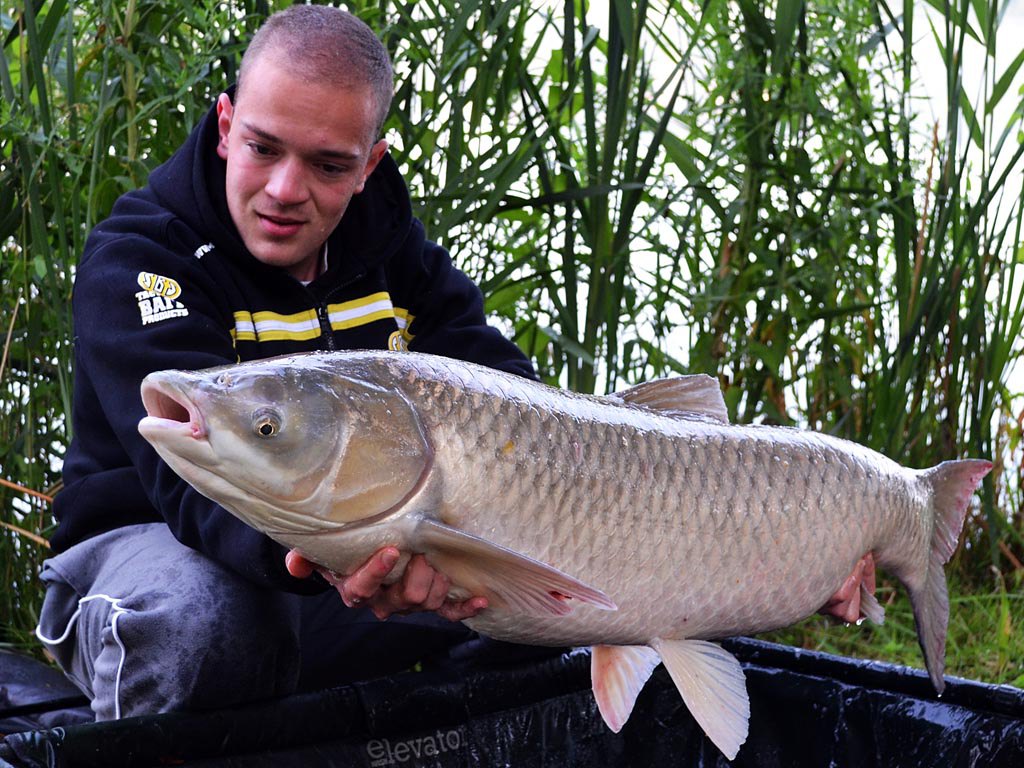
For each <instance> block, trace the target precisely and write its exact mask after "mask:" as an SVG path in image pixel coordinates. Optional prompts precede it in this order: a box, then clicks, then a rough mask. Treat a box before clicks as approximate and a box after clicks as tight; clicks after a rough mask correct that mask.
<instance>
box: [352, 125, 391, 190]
mask: <svg viewBox="0 0 1024 768" xmlns="http://www.w3.org/2000/svg"><path fill="white" fill-rule="evenodd" d="M387 151H388V142H387V140H386V139H381V140H380V141H378V142H377V143H376V144H374V145H373V146H372V147H370V157H369V158H368V159H367V161H366V168H364V169H363V180H362V181H360V182H359V186H358V187H356V191H355V194H357V195H358V194H359V193H360V192H362V191H363V187H365V186H366V180H367V179H368V178H370V174H371V173H373V171H374V169H375V168H376V167H377V163H379V162H380V161H381V158H383V157H384V155H385V154H387Z"/></svg>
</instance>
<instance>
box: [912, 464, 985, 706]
mask: <svg viewBox="0 0 1024 768" xmlns="http://www.w3.org/2000/svg"><path fill="white" fill-rule="evenodd" d="M991 469H992V462H990V461H984V460H981V459H965V460H962V461H944V462H943V463H941V464H939V465H938V466H935V467H932V468H931V469H928V470H925V471H924V472H923V473H922V474H923V478H924V480H925V481H926V482H927V483H928V484H929V485H930V486H931V489H932V505H933V510H934V524H933V528H932V536H931V543H930V550H929V553H928V568H927V573H926V574H925V579H924V583H923V584H921V585H919V586H917V587H916V588H911V589H910V590H909V592H910V602H911V605H912V606H913V608H914V619H915V620H916V622H917V636H918V641H919V642H920V643H921V651H922V653H924V660H925V666H926V667H927V668H928V676H929V677H930V678H931V681H932V685H934V686H935V690H936V691H937V692H938V693H942V691H943V689H944V688H945V681H944V680H943V678H942V674H943V670H944V668H945V656H946V628H947V625H948V624H949V595H948V593H947V591H946V573H945V571H944V570H943V566H944V565H945V564H946V562H947V561H948V560H949V558H950V557H952V556H953V552H954V550H956V545H957V541H958V540H959V538H960V531H961V529H962V528H963V525H964V518H965V517H966V515H967V507H968V504H969V503H970V500H971V494H973V493H974V490H975V489H976V488H977V487H978V484H979V483H980V482H981V479H982V478H983V477H985V475H987V474H988V473H989V470H991Z"/></svg>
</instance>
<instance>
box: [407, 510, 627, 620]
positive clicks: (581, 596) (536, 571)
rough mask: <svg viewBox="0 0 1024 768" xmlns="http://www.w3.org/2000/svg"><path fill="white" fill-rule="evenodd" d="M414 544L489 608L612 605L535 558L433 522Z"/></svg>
mask: <svg viewBox="0 0 1024 768" xmlns="http://www.w3.org/2000/svg"><path fill="white" fill-rule="evenodd" d="M413 545H414V547H415V549H417V550H418V551H422V552H425V553H426V554H427V559H428V560H429V561H430V563H431V564H432V565H433V566H434V567H435V568H437V569H438V570H439V571H441V573H443V574H445V575H446V576H447V577H448V578H449V579H451V582H452V584H454V585H457V586H459V587H462V588H464V589H466V590H468V591H469V592H470V593H471V594H473V595H482V596H483V597H486V598H487V599H488V600H489V601H490V603H491V605H492V606H494V607H497V606H502V607H507V608H509V609H511V610H513V611H517V612H521V613H524V614H526V615H529V616H565V615H567V614H569V613H572V609H573V605H572V603H573V601H574V600H578V601H579V602H581V603H586V604H588V605H593V606H595V607H597V608H601V609H602V610H606V611H614V610H617V606H616V605H615V603H613V602H612V601H611V599H610V598H609V597H608V595H606V594H605V593H604V592H602V591H601V590H599V589H595V588H593V587H590V586H587V585H586V584H584V583H583V582H581V581H579V580H577V579H574V578H573V577H572V576H569V575H567V574H565V573H562V572H561V571H559V570H556V569H555V568H552V567H551V566H549V565H545V564H544V563H542V562H539V561H538V560H534V559H533V558H530V557H526V556H525V555H521V554H519V553H518V552H513V551H512V550H511V549H505V548H504V547H501V546H498V545H497V544H494V543H492V542H489V541H486V540H485V539H481V538H479V537H477V536H471V535H470V534H468V533H464V532H462V531H459V530H456V529H454V528H450V527H448V526H446V525H443V524H442V523H438V522H436V521H434V520H426V519H425V520H422V521H420V522H419V523H418V524H417V526H416V530H415V532H414V534H413Z"/></svg>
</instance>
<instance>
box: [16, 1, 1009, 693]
mask: <svg viewBox="0 0 1024 768" xmlns="http://www.w3.org/2000/svg"><path fill="white" fill-rule="evenodd" d="M279 5H281V3H267V2H259V1H257V0H235V1H234V2H228V3H217V4H215V3H207V2H199V1H198V0H193V2H186V3H181V4H171V5H168V4H166V3H158V2H156V1H155V0H119V2H114V0H93V1H92V2H88V3H81V4H76V3H75V2H73V0H30V2H26V0H8V2H7V3H5V4H0V35H2V41H3V49H4V50H3V52H4V56H3V58H2V62H3V63H2V64H0V89H2V94H3V95H2V99H0V339H2V340H3V341H2V345H3V346H2V355H0V479H5V480H7V481H10V482H13V483H15V484H17V485H19V486H22V487H23V488H27V489H31V490H34V491H39V492H44V493H52V492H53V490H54V489H55V488H56V487H57V484H58V482H59V470H60V464H61V459H62V456H63V452H64V449H65V447H66V445H67V442H68V440H69V439H70V422H69V420H68V419H67V413H68V403H69V392H70V382H71V379H72V376H73V366H72V347H71V343H70V340H71V333H72V329H71V328H70V313H69V300H70V295H71V285H72V281H73V275H74V264H75V259H76V257H77V255H78V254H79V253H80V251H81V247H82V243H83V242H84V239H85V237H86V235H87V233H88V231H89V228H90V227H91V226H92V225H93V224H94V223H95V222H96V221H97V220H98V219H100V218H102V217H103V216H104V215H105V214H106V212H107V211H108V210H109V208H110V206H111V205H112V203H113V201H114V200H115V199H116V197H117V195H119V194H120V193H121V192H123V191H125V190H127V189H130V188H133V187H134V186H136V185H138V184H140V183H142V182H143V181H144V180H145V176H146V173H147V172H148V170H149V169H151V168H152V167H154V166H155V165H156V164H158V163H159V162H160V161H161V160H163V159H164V158H166V157H167V156H168V155H169V154H170V153H171V152H172V151H173V150H174V148H176V147H177V145H178V144H179V143H180V142H181V140H182V139H183V138H184V136H185V135H186V134H187V132H188V130H189V129H190V128H191V127H192V126H193V125H194V124H195V122H196V121H197V120H198V118H199V117H200V116H201V114H202V113H203V111H204V110H205V109H206V107H207V105H208V104H209V103H210V102H211V101H212V99H213V98H214V97H215V96H216V94H217V93H218V92H219V91H220V90H221V89H222V88H223V87H225V86H226V85H227V84H228V83H230V82H231V80H232V77H233V73H234V71H235V67H236V65H237V57H238V54H239V51H240V49H241V47H242V43H241V42H239V41H244V40H245V39H246V38H247V36H248V34H249V32H250V31H251V30H252V29H253V28H255V26H257V25H258V23H259V21H260V19H261V18H262V17H263V15H264V14H265V13H267V12H268V11H270V10H273V9H275V8H276V7H278V6H279ZM349 5H350V7H352V9H353V10H355V11H356V12H358V13H359V14H360V15H362V16H363V17H364V18H366V19H367V21H368V22H369V23H370V24H371V25H372V26H374V27H375V28H377V29H378V30H380V31H381V32H382V35H383V37H384V39H385V41H386V43H387V44H388V46H389V48H390V49H391V50H392V52H393V55H394V58H395V61H396V65H397V71H398V74H399V83H398V94H397V98H396V102H395V108H394V110H393V114H392V117H391V119H390V122H389V124H388V129H389V132H390V133H389V138H391V139H392V140H393V143H394V145H395V148H394V154H395V156H396V158H397V159H398V161H399V163H400V164H401V166H402V167H403V170H404V171H405V173H406V175H407V178H408V179H409V183H410V188H411V190H412V192H413V195H414V197H415V198H417V205H418V210H419V212H420V214H421V217H422V218H423V219H424V221H425V223H426V224H427V228H428V231H429V232H430V233H431V234H432V236H433V237H434V238H435V239H438V240H440V241H441V242H442V243H443V244H444V245H446V246H447V247H448V248H450V249H451V251H452V252H453V254H454V255H455V258H456V260H457V261H458V263H459V264H460V265H462V266H463V268H464V269H466V270H467V271H468V272H469V273H470V274H471V275H473V276H474V277H475V278H476V279H477V280H479V281H480V283H481V285H482V286H483V288H484V291H485V295H486V296H487V302H488V303H487V306H488V309H489V311H490V312H491V313H492V314H493V315H494V316H495V318H496V319H497V321H498V322H499V323H500V324H502V326H503V327H504V328H505V329H506V330H507V331H508V332H509V333H510V334H512V335H514V337H515V338H516V340H517V341H518V343H519V344H520V345H521V346H522V347H523V349H524V350H526V351H527V352H528V353H529V354H530V355H531V356H532V357H533V358H534V360H535V361H536V363H537V365H538V368H539V370H540V371H541V372H542V373H543V375H544V376H545V378H546V379H547V380H549V381H551V382H554V383H559V384H561V385H563V386H567V387H570V388H573V389H577V390H581V391H598V392H600V391H609V390H613V389H617V388H619V387H621V386H624V385H626V384H629V383H636V382H638V381H641V380H644V379H649V378H652V377H655V376H660V375H667V374H670V373H673V372H696V371H703V372H708V373H711V374H713V375H717V376H718V377H719V379H720V381H721V382H722V385H723V388H724V391H725V395H726V400H727V403H728V405H729V408H730V412H731V415H732V417H733V418H734V419H735V420H736V421H741V422H753V423H781V424H793V425H797V426H802V427H809V428H812V429H817V430H822V431H826V432H830V433H834V434H837V435H841V436H843V437H847V438H850V439H853V440H856V441H858V442H861V443H864V444H866V445H869V446H871V447H873V448H876V449H878V450H880V451H882V452H884V453H886V454H887V455H889V456H891V457H892V458H894V459H896V460H898V461H900V462H902V463H904V464H907V465H910V466H919V467H921V466H928V465H931V464H934V463H936V462H938V461H941V460H943V459H947V458H951V457H953V456H957V455H965V454H969V455H973V456H983V457H989V458H992V459H993V460H994V461H995V462H996V464H997V470H996V471H995V472H993V473H992V475H990V477H989V478H987V479H986V481H985V484H984V486H983V489H982V492H981V493H980V494H979V495H978V497H977V500H976V506H975V507H974V508H973V509H972V513H971V516H970V518H969V520H968V525H967V529H966V532H965V536H964V544H963V545H962V547H961V549H960V551H959V552H958V554H957V555H956V557H955V559H954V562H953V564H952V566H951V571H952V572H953V574H954V587H953V594H954V595H955V597H954V611H953V620H952V623H951V637H950V640H949V644H948V647H949V656H950V669H951V671H952V672H953V673H954V674H959V675H962V676H967V677H977V678H980V679H983V680H987V681H995V682H1015V681H1017V682H1019V681H1020V678H1021V675H1022V673H1024V669H1022V668H1021V666H1020V664H1021V662H1020V659H1022V658H1024V654H1022V653H1021V650H1022V649H1021V647H1020V643H1021V640H1020V639H1019V636H1020V635H1021V634H1022V633H1020V632H1016V633H1015V632H1014V631H1013V629H1014V627H1015V626H1016V624H1018V623H1019V622H1020V620H1021V619H1020V616H1021V609H1022V606H1021V604H1020V597H1019V593H1020V589H1019V588H1020V580H1021V578H1022V576H1021V573H1022V571H1024V567H1022V565H1021V560H1022V559H1024V539H1022V534H1024V509H1022V501H1024V499H1022V493H1024V490H1022V488H1024V486H1022V483H1021V479H1022V478H1021V472H1022V470H1021V454H1022V446H1021V443H1020V441H1021V435H1022V426H1021V423H1022V418H1024V416H1022V414H1024V411H1022V408H1021V392H1020V389H1019V385H1017V386H1016V387H1015V386H1014V385H1013V384H1012V383H1011V380H1010V376H1011V373H1012V372H1013V369H1014V366H1018V367H1019V363H1020V357H1021V353H1022V346H1024V342H1022V339H1021V325H1022V322H1024V293H1022V290H1021V289H1022V286H1024V259H1022V254H1021V226H1022V222H1024V214H1022V210H1021V200H1022V198H1024V195H1022V191H1024V190H1022V189H1021V186H1022V182H1021V170H1022V166H1024V159H1022V156H1024V143H1022V139H1021V125H1020V120H1021V115H1022V113H1021V98H1020V91H1019V89H1018V85H1019V79H1018V77H1017V75H1018V74H1019V71H1020V69H1021V66H1022V64H1024V53H1020V51H1019V45H1017V44H1016V40H1015V39H1012V38H1011V39H1009V40H1004V39H1003V38H1005V37H1006V35H1005V33H1002V34H1001V32H1000V30H1001V27H1000V24H1001V23H1005V19H1004V9H1002V7H1001V6H1000V5H999V4H998V3H996V2H993V1H992V0H977V1H976V2H970V3H968V2H961V3H958V4H955V5H950V6H948V7H947V6H946V5H945V4H941V3H929V4H927V6H926V7H923V8H918V9H917V11H915V10H914V4H913V3H911V2H909V0H906V1H905V2H904V3H902V4H892V3H889V2H883V1H881V0H843V1H842V2H838V3H830V4H827V7H824V6H822V4H810V3H803V2H797V1H795V0H777V1H776V2H773V3H765V2H755V0H739V2H732V3H727V2H724V0H704V2H700V3H698V2H682V1H681V0H651V1H650V2H645V1H643V0H637V1H635V2H626V1H625V0H609V1H608V2H607V3H605V4H602V8H603V9H604V10H601V11H600V12H598V10H597V4H596V3H595V4H594V5H593V7H588V6H587V4H585V3H583V2H580V0H565V1H564V2H562V3H555V2H550V1H548V2H541V1H540V0H532V1H531V0H509V2H502V3H492V2H479V1H471V2H466V0H460V1H459V2H456V1H455V0H420V2H417V3H392V2H387V0H374V1H371V0H362V1H361V2H354V3H350V4H349ZM1004 49H1006V50H1004ZM965 62H966V63H965ZM971 62H976V64H975V65H972V66H973V68H969V65H970V63H971ZM972 73H974V74H972ZM936 74H937V75H938V76H937V77H932V76H934V75H936ZM926 76H927V77H926ZM933 80H934V83H932V81H933ZM929 83H932V89H931V90H929V89H928V86H929ZM929 96H931V97H935V98H931V99H929ZM931 110H935V113H934V114H933V113H932V112H931ZM0 524H2V526H3V529H2V530H0V567H2V570H3V578H5V579H6V581H5V582H4V583H5V584H10V585H12V589H11V590H9V591H5V592H4V593H3V595H2V597H0V601H2V602H0V605H2V607H0V643H14V644H23V645H24V644H28V643H29V641H28V637H29V632H30V629H31V627H32V626H33V625H34V620H35V612H36V610H37V609H38V605H39V600H40V594H39V590H38V586H37V585H36V584H35V582H34V578H35V574H36V572H37V570H38V567H39V563H40V562H41V561H42V559H44V558H45V556H46V550H45V548H44V547H43V546H41V545H40V544H39V543H37V541H36V540H35V538H33V536H38V535H41V536H43V537H45V536H46V535H47V533H48V532H49V530H51V528H50V526H51V524H52V520H51V516H50V511H49V506H48V504H47V503H46V502H45V500H42V499H40V498H38V497H36V496H31V495H29V494H27V493H26V492H25V491H19V490H14V489H10V488H6V487H2V488H0ZM881 589H882V591H883V597H886V598H887V597H888V596H889V594H890V591H891V590H892V585H891V584H888V583H883V584H882V587H881ZM893 599H894V601H895V602H894V603H893V604H892V605H891V606H889V608H888V613H889V620H888V621H887V623H886V625H885V626H884V627H883V628H878V629H866V628H861V629H856V630H855V629H850V630H845V631H844V630H842V629H841V628H834V627H830V628H828V629H827V630H825V631H823V630H822V629H821V627H820V625H821V624H822V623H823V622H824V620H821V621H818V620H810V621H808V622H805V624H804V625H801V627H800V628H799V629H797V630H794V631H792V632H791V633H788V634H787V635H785V637H787V638H788V639H789V641H792V642H797V643H801V644H806V645H810V646H814V647H822V648H825V649H827V650H834V651H838V652H841V653H857V654H858V655H867V656H872V657H879V658H889V659H894V660H899V661H905V662H909V663H911V664H914V665H917V666H919V665H920V657H919V654H918V651H917V649H916V640H915V639H914V637H913V631H912V622H911V621H910V619H909V613H908V612H907V609H906V607H905V604H904V603H902V602H901V601H902V600H903V599H904V598H903V596H902V592H901V590H899V589H896V590H895V592H894V593H893ZM1015 638H1016V639H1015ZM1015 643H1016V645H1015Z"/></svg>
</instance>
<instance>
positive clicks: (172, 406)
mask: <svg viewBox="0 0 1024 768" xmlns="http://www.w3.org/2000/svg"><path fill="white" fill-rule="evenodd" d="M141 391H142V405H143V406H144V407H145V408H146V418H145V419H143V420H142V421H143V422H144V423H146V426H148V427H156V428H159V429H163V430H168V429H170V430H174V431H177V432H182V433H187V434H188V435H190V436H191V437H193V438H195V439H196V440H201V439H203V438H205V437H206V435H207V429H206V420H205V419H204V418H203V414H202V412H201V411H200V410H199V407H198V406H197V405H196V404H195V402H194V401H193V400H192V399H191V398H190V397H188V395H186V394H185V392H184V391H183V390H182V388H181V387H180V386H177V385H175V384H174V383H173V382H172V381H169V380H168V379H167V378H166V377H165V376H163V375H160V374H150V375H149V376H147V377H146V378H145V379H143V381H142V389H141ZM184 416H187V417H188V419H187V421H186V420H185V418H183V417H184Z"/></svg>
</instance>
